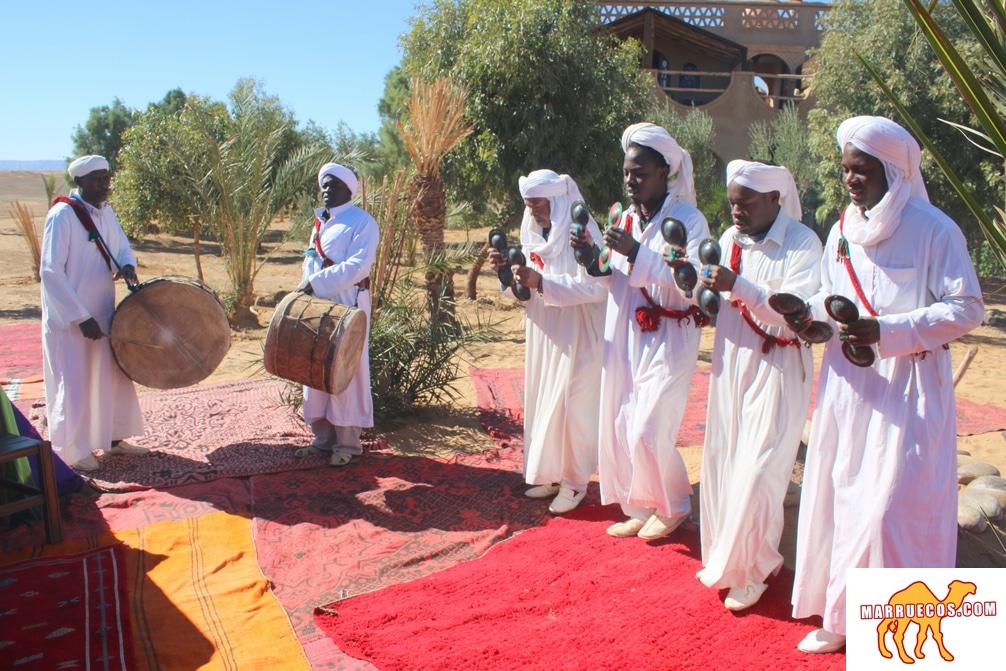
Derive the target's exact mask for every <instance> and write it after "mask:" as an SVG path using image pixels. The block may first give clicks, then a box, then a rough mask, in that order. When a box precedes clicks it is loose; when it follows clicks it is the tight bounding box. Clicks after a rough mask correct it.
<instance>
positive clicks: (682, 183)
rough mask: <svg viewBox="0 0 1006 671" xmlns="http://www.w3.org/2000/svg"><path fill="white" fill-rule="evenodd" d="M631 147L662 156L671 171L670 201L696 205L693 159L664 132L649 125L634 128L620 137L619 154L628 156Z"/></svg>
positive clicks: (644, 124) (637, 125) (664, 130)
mask: <svg viewBox="0 0 1006 671" xmlns="http://www.w3.org/2000/svg"><path fill="white" fill-rule="evenodd" d="M632 144H639V145H642V146H644V147H649V148H650V149H653V150H655V151H656V152H657V153H658V154H660V155H661V156H663V157H664V160H665V161H667V165H668V166H669V167H670V169H669V170H668V171H667V190H668V192H669V193H670V194H671V197H672V198H674V199H676V200H683V201H685V202H686V203H688V204H689V205H692V206H695V205H696V203H697V201H696V198H695V183H694V181H693V178H692V156H691V154H689V153H688V152H687V151H685V150H684V149H682V148H681V146H680V145H679V144H678V143H677V142H676V141H675V140H674V138H673V137H671V134H670V133H668V132H667V130H666V129H664V128H661V127H660V126H658V125H656V124H652V123H637V124H633V125H631V126H629V127H628V128H626V129H625V132H624V133H622V150H623V151H625V152H626V153H628V151H629V146H630V145H632Z"/></svg>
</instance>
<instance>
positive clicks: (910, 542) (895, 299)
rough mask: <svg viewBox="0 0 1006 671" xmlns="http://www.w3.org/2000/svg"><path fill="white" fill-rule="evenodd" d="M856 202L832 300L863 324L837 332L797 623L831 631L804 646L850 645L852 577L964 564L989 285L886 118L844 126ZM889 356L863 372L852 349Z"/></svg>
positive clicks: (796, 601)
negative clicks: (970, 369) (957, 381)
mask: <svg viewBox="0 0 1006 671" xmlns="http://www.w3.org/2000/svg"><path fill="white" fill-rule="evenodd" d="M837 138H838V146H839V148H840V149H841V151H842V175H843V181H844V183H845V186H846V189H847V190H848V192H849V197H850V199H851V201H852V202H851V203H850V204H849V206H848V207H846V208H845V210H844V211H843V212H842V215H841V218H840V219H839V221H838V223H837V224H836V225H835V226H834V227H832V229H831V233H830V235H829V236H828V243H827V245H826V247H825V252H824V257H823V258H822V261H821V290H820V291H819V292H818V294H817V295H816V296H815V297H813V298H812V299H811V300H810V305H811V309H812V310H813V312H814V318H815V319H829V318H828V315H827V313H826V311H825V309H824V300H825V298H826V297H827V296H829V295H831V294H839V295H842V296H845V297H846V298H849V299H851V300H852V301H853V302H854V303H855V304H856V306H857V307H858V309H859V313H860V315H863V317H862V318H861V319H859V320H858V321H855V322H853V323H851V324H841V325H840V324H836V323H835V322H834V321H833V320H829V321H830V323H831V325H832V326H833V327H835V328H836V331H839V329H840V331H839V333H840V335H841V337H840V338H833V339H832V340H831V341H830V342H828V344H827V345H825V349H824V355H823V358H822V361H821V376H820V381H819V383H818V390H817V408H816V409H815V412H814V423H813V426H812V428H811V433H810V442H809V444H808V449H807V464H806V469H805V471H804V480H803V496H802V498H801V501H800V522H799V528H798V530H797V553H796V577H795V580H794V586H793V616H794V617H798V618H803V617H810V616H812V615H820V616H822V617H823V619H824V625H823V628H821V629H817V630H815V631H813V632H811V633H810V634H809V635H808V636H807V637H806V638H805V639H804V640H803V641H801V642H800V644H799V646H798V647H799V649H800V650H803V651H804V652H810V653H815V652H830V651H833V650H837V649H839V648H841V647H842V646H843V645H844V644H845V585H846V582H845V575H846V569H849V568H950V567H953V566H954V564H955V560H956V554H957V453H956V447H957V438H956V430H955V429H956V423H955V420H956V412H955V405H954V386H953V375H952V373H953V371H952V370H951V366H950V351H949V349H948V347H947V343H949V342H950V341H951V340H954V339H955V338H959V337H960V336H962V335H964V334H965V333H967V332H968V331H970V330H971V329H973V328H975V327H976V326H978V325H979V324H981V321H982V317H983V315H984V306H983V303H982V293H981V287H980V286H979V284H978V277H977V276H976V275H975V270H974V267H972V265H971V259H970V257H969V256H968V250H967V246H966V243H965V240H964V236H963V235H962V234H961V231H960V229H959V228H958V227H957V224H955V223H954V222H953V221H951V220H950V219H949V218H948V217H947V216H946V215H945V214H944V213H943V212H941V211H940V210H938V209H937V208H935V207H933V206H932V205H930V204H929V197H928V195H927V193H926V187H925V184H924V183H923V181H922V175H921V173H920V172H919V165H920V160H921V152H920V149H919V144H918V143H917V142H916V141H915V139H914V138H913V137H912V136H911V135H910V134H909V133H908V131H906V130H905V129H904V128H902V127H901V126H899V125H898V124H896V123H894V122H893V121H890V120H888V119H884V118H882V117H854V118H851V119H847V120H846V121H844V122H843V123H842V125H841V126H839V129H838V134H837ZM843 341H848V342H850V343H852V344H854V345H858V346H862V347H874V348H876V358H875V361H873V362H872V363H870V364H869V365H866V366H863V367H860V366H857V365H854V364H853V363H851V362H850V361H849V360H847V359H846V358H845V356H843V354H842V347H841V346H842V342H843Z"/></svg>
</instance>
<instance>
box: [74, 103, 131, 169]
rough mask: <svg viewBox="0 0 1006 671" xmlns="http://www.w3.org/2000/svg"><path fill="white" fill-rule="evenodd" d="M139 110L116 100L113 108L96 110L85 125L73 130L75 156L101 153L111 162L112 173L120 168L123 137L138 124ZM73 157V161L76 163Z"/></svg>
mask: <svg viewBox="0 0 1006 671" xmlns="http://www.w3.org/2000/svg"><path fill="white" fill-rule="evenodd" d="M137 114H138V113H137V112H136V110H134V109H132V108H129V107H126V105H125V104H124V103H123V102H122V101H121V100H119V99H118V98H115V99H114V100H113V101H112V104H111V105H102V106H101V107H92V108H91V112H90V114H89V115H88V117H87V121H85V122H84V125H83V126H77V127H76V129H74V131H73V135H72V136H71V139H72V140H73V157H72V158H75V157H77V156H85V155H87V154H98V155H99V156H104V157H105V158H106V159H108V165H109V167H110V169H111V170H112V172H115V170H116V168H117V167H118V157H119V149H120V148H121V147H122V134H123V133H124V132H125V131H126V130H127V129H128V128H129V127H130V126H132V125H133V124H134V123H135V122H136V117H137ZM72 158H71V160H72Z"/></svg>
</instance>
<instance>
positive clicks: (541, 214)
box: [524, 198, 552, 228]
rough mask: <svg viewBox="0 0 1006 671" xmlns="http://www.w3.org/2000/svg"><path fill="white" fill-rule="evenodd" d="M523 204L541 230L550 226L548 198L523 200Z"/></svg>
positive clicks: (550, 214) (550, 217)
mask: <svg viewBox="0 0 1006 671" xmlns="http://www.w3.org/2000/svg"><path fill="white" fill-rule="evenodd" d="M524 204H525V205H527V209H528V210H530V211H531V216H532V217H534V221H535V223H537V224H538V225H539V226H541V227H542V228H550V227H551V226H552V206H551V205H549V202H548V198H525V199H524Z"/></svg>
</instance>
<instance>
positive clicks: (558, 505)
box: [548, 487, 587, 515]
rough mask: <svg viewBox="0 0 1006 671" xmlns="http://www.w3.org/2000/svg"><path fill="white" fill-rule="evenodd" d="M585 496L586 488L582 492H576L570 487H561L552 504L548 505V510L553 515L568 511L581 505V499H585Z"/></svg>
mask: <svg viewBox="0 0 1006 671" xmlns="http://www.w3.org/2000/svg"><path fill="white" fill-rule="evenodd" d="M585 496H587V489H586V488H584V490H583V491H582V492H576V491H573V489H572V488H570V487H560V488H559V493H558V494H557V495H556V497H555V498H554V499H552V504H551V505H549V507H548V512H550V513H552V514H553V515H563V514H565V513H568V512H569V511H571V510H574V509H575V508H576V507H577V506H578V505H580V501H583V497H585Z"/></svg>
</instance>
